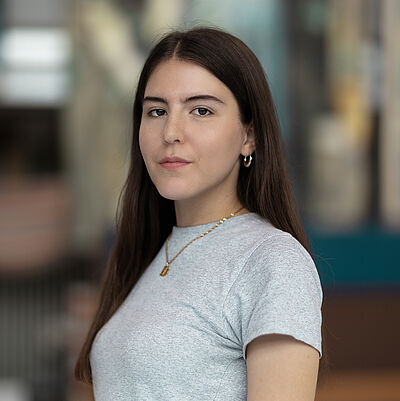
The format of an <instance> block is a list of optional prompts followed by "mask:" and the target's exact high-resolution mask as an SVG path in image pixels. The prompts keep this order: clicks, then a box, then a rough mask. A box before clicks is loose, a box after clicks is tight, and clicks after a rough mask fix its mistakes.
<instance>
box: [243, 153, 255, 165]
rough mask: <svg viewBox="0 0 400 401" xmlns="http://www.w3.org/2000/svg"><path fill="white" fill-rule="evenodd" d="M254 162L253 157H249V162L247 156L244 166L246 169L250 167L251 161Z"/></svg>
mask: <svg viewBox="0 0 400 401" xmlns="http://www.w3.org/2000/svg"><path fill="white" fill-rule="evenodd" d="M252 160H253V158H252V157H251V155H250V156H249V161H247V156H245V157H244V159H243V165H244V166H245V167H250V164H251V161H252Z"/></svg>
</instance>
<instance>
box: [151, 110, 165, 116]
mask: <svg viewBox="0 0 400 401" xmlns="http://www.w3.org/2000/svg"><path fill="white" fill-rule="evenodd" d="M148 114H149V116H151V117H161V116H163V115H164V114H165V110H163V109H154V110H150V111H149V112H148Z"/></svg>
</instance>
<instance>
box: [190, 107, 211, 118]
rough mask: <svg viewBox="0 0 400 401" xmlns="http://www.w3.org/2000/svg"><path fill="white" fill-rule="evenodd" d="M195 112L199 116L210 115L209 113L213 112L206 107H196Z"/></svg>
mask: <svg viewBox="0 0 400 401" xmlns="http://www.w3.org/2000/svg"><path fill="white" fill-rule="evenodd" d="M193 112H194V114H196V115H197V116H208V115H209V114H211V111H210V110H208V109H206V108H205V107H196V108H195V109H194V110H193Z"/></svg>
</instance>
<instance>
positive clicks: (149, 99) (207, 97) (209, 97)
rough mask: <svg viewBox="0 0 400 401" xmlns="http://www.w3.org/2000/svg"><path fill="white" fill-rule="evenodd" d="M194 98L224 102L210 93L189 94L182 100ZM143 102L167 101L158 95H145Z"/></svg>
mask: <svg viewBox="0 0 400 401" xmlns="http://www.w3.org/2000/svg"><path fill="white" fill-rule="evenodd" d="M195 100H213V101H214V102H218V103H222V104H224V102H223V101H222V100H221V99H218V98H217V97H215V96H212V95H195V96H189V97H187V98H186V99H185V100H184V101H183V103H189V102H193V101H195ZM144 102H158V103H165V104H167V103H168V102H167V101H166V100H165V99H164V98H162V97H158V96H146V97H145V98H144V99H143V103H144Z"/></svg>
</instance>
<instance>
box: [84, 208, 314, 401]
mask: <svg viewBox="0 0 400 401" xmlns="http://www.w3.org/2000/svg"><path fill="white" fill-rule="evenodd" d="M215 223H216V222H212V223H208V224H203V225H198V226H191V227H177V226H175V227H173V231H172V235H171V238H170V240H169V242H168V251H169V258H170V259H171V258H172V257H173V256H175V255H176V253H177V252H178V251H179V250H180V249H181V248H182V247H183V246H184V245H185V244H186V243H187V242H189V241H190V240H191V239H193V238H194V237H196V236H197V235H199V234H201V233H203V232H204V231H206V230H208V229H209V228H210V227H212V226H213V225H214V224H215ZM165 262H166V256H165V244H164V245H163V246H162V248H161V249H160V251H159V252H158V254H157V255H156V257H155V258H154V260H153V262H152V263H151V264H150V266H149V267H148V268H147V269H146V271H145V272H144V274H143V275H142V277H141V278H140V280H139V281H138V282H137V284H136V285H135V287H134V288H133V290H132V291H131V292H130V294H129V295H128V297H127V298H126V300H125V302H124V303H123V304H122V305H121V307H120V308H119V309H118V310H117V312H116V313H115V314H114V315H113V316H112V318H111V319H110V320H109V322H108V323H107V324H106V325H105V326H104V327H103V328H102V329H101V330H100V331H99V333H98V335H97V336H96V338H95V341H94V343H93V347H92V351H91V357H90V360H91V367H92V374H93V387H94V394H95V399H96V401H130V400H138V401H164V400H167V401H186V400H188V401H189V400H190V401H196V400H199V401H208V400H209V401H227V400H235V401H242V400H243V401H245V400H246V397H247V371H246V361H245V358H244V355H245V349H246V346H247V344H248V343H249V342H250V341H251V340H253V339H254V338H256V337H258V336H260V335H263V334H270V333H278V334H286V335H290V336H293V337H294V338H296V339H297V340H300V341H303V342H305V343H307V344H309V345H310V346H312V347H314V348H315V349H317V350H318V351H319V353H320V357H321V353H322V350H321V304H322V289H321V283H320V279H319V276H318V272H317V270H316V267H315V265H314V262H313V260H312V259H311V257H310V255H309V254H308V253H307V251H306V250H305V249H304V248H303V247H302V246H301V245H300V243H299V242H298V241H297V240H296V239H294V237H293V236H291V235H290V234H288V233H286V232H284V231H281V230H278V229H277V228H275V227H273V226H272V225H271V224H270V223H269V222H267V221H266V220H264V219H263V218H261V217H260V216H259V215H257V214H255V213H248V214H243V215H239V216H235V217H232V218H230V219H228V220H226V221H225V222H224V223H223V224H221V225H220V226H218V227H217V228H216V229H215V230H213V231H211V232H210V233H209V234H207V235H205V236H204V237H202V238H200V239H198V240H196V241H194V242H193V243H192V244H191V245H189V246H188V247H187V248H186V249H185V250H184V251H183V252H182V253H181V254H180V255H179V256H178V257H177V258H176V259H175V260H174V261H173V262H172V263H171V265H170V268H169V272H168V274H167V275H166V276H165V277H162V276H160V272H161V270H162V268H163V267H164V265H165Z"/></svg>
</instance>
